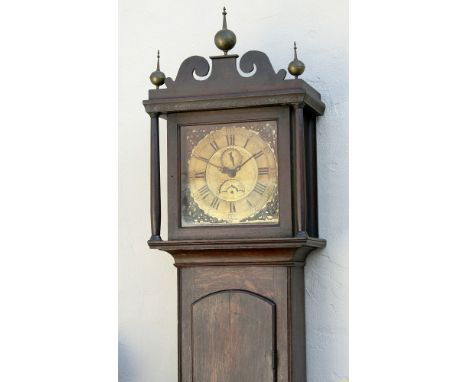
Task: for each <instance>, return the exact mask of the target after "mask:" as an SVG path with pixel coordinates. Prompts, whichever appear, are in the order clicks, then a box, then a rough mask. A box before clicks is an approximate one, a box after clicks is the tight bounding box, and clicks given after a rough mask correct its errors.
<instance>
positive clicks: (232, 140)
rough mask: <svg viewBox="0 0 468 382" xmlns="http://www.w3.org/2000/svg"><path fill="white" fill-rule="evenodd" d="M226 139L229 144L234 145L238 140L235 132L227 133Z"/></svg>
mask: <svg viewBox="0 0 468 382" xmlns="http://www.w3.org/2000/svg"><path fill="white" fill-rule="evenodd" d="M226 141H227V144H228V146H234V145H235V141H236V136H235V135H234V134H228V135H226Z"/></svg>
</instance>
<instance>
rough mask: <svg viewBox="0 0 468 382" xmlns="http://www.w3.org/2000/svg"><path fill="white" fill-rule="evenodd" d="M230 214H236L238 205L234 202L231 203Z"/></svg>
mask: <svg viewBox="0 0 468 382" xmlns="http://www.w3.org/2000/svg"><path fill="white" fill-rule="evenodd" d="M229 212H230V213H231V214H233V213H234V212H236V205H235V203H234V202H229Z"/></svg>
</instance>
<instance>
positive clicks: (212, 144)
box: [210, 141, 219, 151]
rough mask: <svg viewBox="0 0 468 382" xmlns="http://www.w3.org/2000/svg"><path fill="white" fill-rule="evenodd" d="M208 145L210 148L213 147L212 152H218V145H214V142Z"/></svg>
mask: <svg viewBox="0 0 468 382" xmlns="http://www.w3.org/2000/svg"><path fill="white" fill-rule="evenodd" d="M210 145H211V147H213V150H214V151H218V150H219V146H218V144H217V143H216V141H212V142H210Z"/></svg>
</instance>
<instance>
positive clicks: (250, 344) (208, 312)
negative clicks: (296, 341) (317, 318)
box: [192, 290, 276, 382]
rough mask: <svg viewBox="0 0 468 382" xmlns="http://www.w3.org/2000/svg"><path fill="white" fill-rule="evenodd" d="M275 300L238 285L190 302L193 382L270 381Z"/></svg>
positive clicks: (274, 333) (273, 344)
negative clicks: (235, 287)
mask: <svg viewBox="0 0 468 382" xmlns="http://www.w3.org/2000/svg"><path fill="white" fill-rule="evenodd" d="M275 323H276V317H275V304H274V303H273V302H272V301H270V300H268V299H266V298H263V297H261V296H259V295H257V294H254V293H251V292H247V291H242V290H226V291H220V292H216V293H213V294H210V295H208V296H205V297H203V298H201V299H200V300H198V301H196V302H194V303H193V305H192V360H193V364H192V382H274V381H275V380H276V377H275V375H276V370H275V368H276V365H275V362H276V360H275V358H276V356H275V350H276V328H275Z"/></svg>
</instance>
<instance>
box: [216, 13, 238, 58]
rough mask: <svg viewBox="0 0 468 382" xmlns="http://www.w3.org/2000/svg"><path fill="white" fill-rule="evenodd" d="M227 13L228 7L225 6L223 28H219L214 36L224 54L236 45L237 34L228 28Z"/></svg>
mask: <svg viewBox="0 0 468 382" xmlns="http://www.w3.org/2000/svg"><path fill="white" fill-rule="evenodd" d="M226 15H227V12H226V7H223V29H221V30H219V31H218V32H217V33H216V35H215V37H214V42H215V45H216V46H217V47H218V49H221V50H222V51H223V52H224V55H227V52H228V51H229V50H231V49H232V48H234V45H236V35H235V34H234V32H233V31H231V30H229V29H227V22H226Z"/></svg>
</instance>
